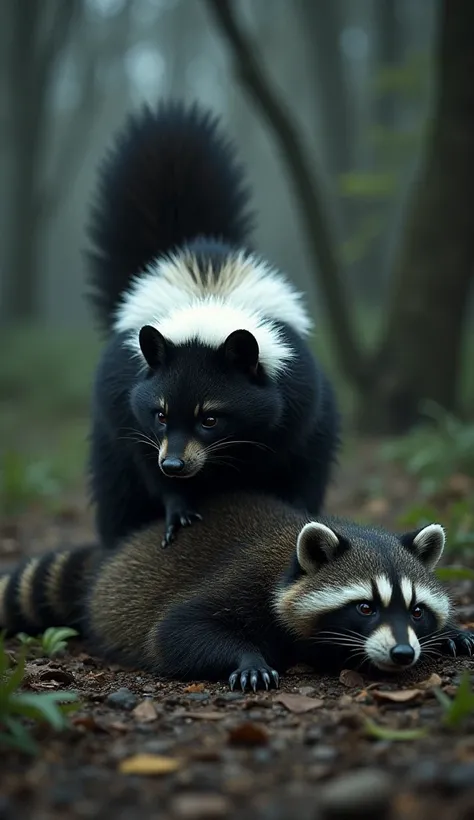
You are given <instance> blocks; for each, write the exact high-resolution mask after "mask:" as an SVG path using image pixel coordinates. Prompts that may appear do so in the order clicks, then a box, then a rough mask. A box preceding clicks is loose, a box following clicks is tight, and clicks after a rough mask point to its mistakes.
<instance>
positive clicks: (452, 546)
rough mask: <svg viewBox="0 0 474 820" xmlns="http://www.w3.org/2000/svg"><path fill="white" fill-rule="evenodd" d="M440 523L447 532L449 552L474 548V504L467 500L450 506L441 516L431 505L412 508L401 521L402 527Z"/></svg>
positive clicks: (415, 527) (417, 526)
mask: <svg viewBox="0 0 474 820" xmlns="http://www.w3.org/2000/svg"><path fill="white" fill-rule="evenodd" d="M433 522H438V523H440V524H442V525H443V526H444V527H445V528H446V531H447V543H446V551H447V552H463V551H466V550H470V549H473V548H474V504H473V502H472V500H470V499H466V500H463V501H456V502H455V503H454V504H450V506H449V507H448V509H447V510H446V511H445V512H444V513H443V514H441V515H440V513H439V510H438V509H437V508H436V507H434V506H432V505H429V504H421V505H418V504H417V505H415V506H413V507H410V508H409V510H408V511H407V512H406V513H404V515H402V516H401V517H400V518H399V519H398V524H399V525H400V527H403V528H407V527H413V529H418V528H419V527H426V525H427V524H432V523H433Z"/></svg>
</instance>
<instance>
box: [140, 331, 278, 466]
mask: <svg viewBox="0 0 474 820" xmlns="http://www.w3.org/2000/svg"><path fill="white" fill-rule="evenodd" d="M140 345H141V350H142V353H143V355H144V357H145V359H146V362H147V364H148V367H149V372H148V375H147V378H146V379H145V380H144V381H142V382H141V383H140V384H139V385H137V387H136V388H135V389H134V390H133V391H132V396H131V399H132V409H133V411H134V413H135V415H136V417H137V419H138V421H139V423H140V425H141V427H142V429H143V430H144V431H146V433H147V435H148V436H149V437H150V438H152V439H153V441H155V442H156V444H157V449H158V451H159V452H158V464H159V467H160V469H161V471H162V472H163V473H164V474H165V475H167V476H169V477H172V478H192V477H193V476H194V475H196V474H197V473H198V472H200V471H201V470H202V469H203V467H204V466H205V465H206V464H212V465H215V466H216V467H217V468H218V467H219V466H221V465H223V466H224V467H226V466H227V467H228V466H234V467H235V468H236V469H238V468H239V466H242V460H243V459H242V456H243V450H242V448H246V452H247V451H248V454H249V456H250V457H253V458H258V457H259V455H260V454H261V453H262V452H264V451H265V438H266V437H268V435H269V433H271V431H272V430H273V429H274V428H275V426H276V425H277V424H278V421H279V420H280V418H281V413H282V404H281V397H280V394H279V391H278V390H277V388H276V386H275V383H274V382H273V381H272V380H271V379H269V378H267V376H266V375H265V373H264V371H263V369H262V367H261V366H260V364H259V349H258V345H257V342H256V340H255V338H254V336H253V335H252V334H251V333H249V332H248V331H246V330H237V331H235V332H234V333H231V334H230V335H229V336H228V338H227V339H226V341H225V342H224V344H222V345H221V346H220V347H219V348H217V349H214V348H211V347H209V346H205V345H202V344H198V343H194V342H189V343H186V344H180V345H173V344H171V343H170V342H169V341H167V340H165V338H164V337H163V336H162V334H161V333H159V331H158V330H156V329H155V328H153V327H150V326H146V327H144V328H142V330H141V333H140ZM267 451H268V447H267Z"/></svg>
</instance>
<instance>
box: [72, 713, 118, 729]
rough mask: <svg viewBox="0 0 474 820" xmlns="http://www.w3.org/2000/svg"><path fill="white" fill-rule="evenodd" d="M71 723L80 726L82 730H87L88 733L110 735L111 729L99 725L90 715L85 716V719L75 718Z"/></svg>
mask: <svg viewBox="0 0 474 820" xmlns="http://www.w3.org/2000/svg"><path fill="white" fill-rule="evenodd" d="M71 723H72V724H73V726H79V727H80V728H81V729H86V731H88V732H97V733H103V734H108V732H109V727H108V726H105V725H104V724H102V723H98V722H97V721H96V720H95V719H94V718H93V717H90V716H89V715H84V717H75V718H72V720H71Z"/></svg>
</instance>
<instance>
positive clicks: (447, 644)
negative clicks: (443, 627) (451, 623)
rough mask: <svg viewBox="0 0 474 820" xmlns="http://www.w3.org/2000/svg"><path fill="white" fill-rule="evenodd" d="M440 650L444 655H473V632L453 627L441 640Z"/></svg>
mask: <svg viewBox="0 0 474 820" xmlns="http://www.w3.org/2000/svg"><path fill="white" fill-rule="evenodd" d="M440 648H441V652H442V653H443V654H444V655H453V656H454V657H456V656H457V655H469V657H472V655H474V632H469V631H468V630H466V629H453V630H451V631H450V632H449V634H448V636H447V637H445V638H444V639H443V641H442V642H441V646H440Z"/></svg>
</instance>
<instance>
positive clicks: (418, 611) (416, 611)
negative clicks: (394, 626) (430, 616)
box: [411, 604, 423, 621]
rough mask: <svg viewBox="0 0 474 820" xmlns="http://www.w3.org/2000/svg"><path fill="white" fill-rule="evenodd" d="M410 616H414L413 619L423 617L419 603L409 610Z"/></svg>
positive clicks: (416, 619)
mask: <svg viewBox="0 0 474 820" xmlns="http://www.w3.org/2000/svg"><path fill="white" fill-rule="evenodd" d="M411 617H412V618H414V619H415V621H419V620H420V618H422V617H423V607H422V606H419V604H417V605H416V606H414V607H413V609H412V611H411Z"/></svg>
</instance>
